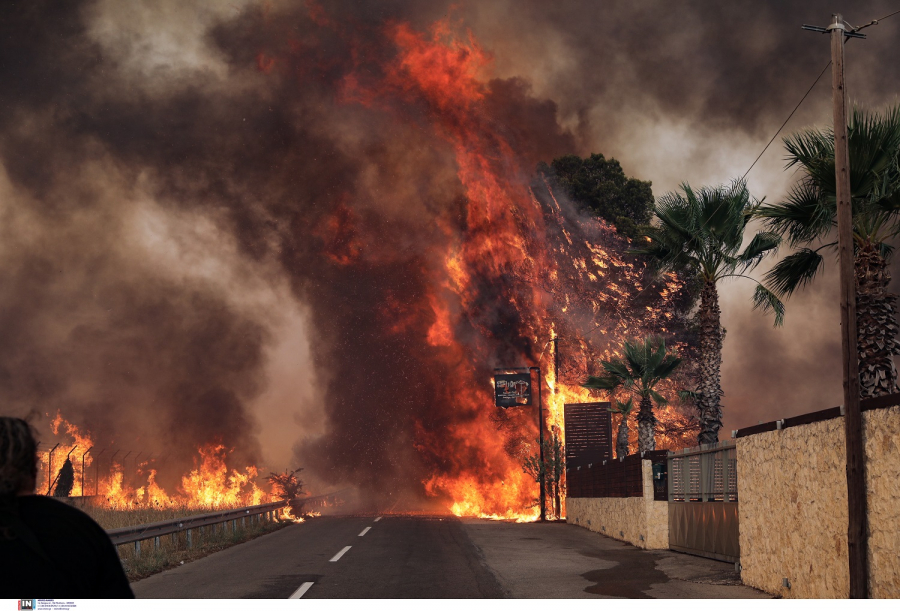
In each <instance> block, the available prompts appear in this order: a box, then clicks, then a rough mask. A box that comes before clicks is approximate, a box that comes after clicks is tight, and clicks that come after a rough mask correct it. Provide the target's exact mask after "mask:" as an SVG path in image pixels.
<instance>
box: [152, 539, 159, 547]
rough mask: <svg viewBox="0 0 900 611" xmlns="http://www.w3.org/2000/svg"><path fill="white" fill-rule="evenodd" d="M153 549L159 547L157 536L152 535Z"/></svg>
mask: <svg viewBox="0 0 900 611" xmlns="http://www.w3.org/2000/svg"><path fill="white" fill-rule="evenodd" d="M153 549H155V550H158V549H159V537H153Z"/></svg>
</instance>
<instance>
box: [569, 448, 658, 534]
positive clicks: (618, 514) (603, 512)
mask: <svg viewBox="0 0 900 611" xmlns="http://www.w3.org/2000/svg"><path fill="white" fill-rule="evenodd" d="M641 472H642V475H643V484H644V495H643V496H642V497H630V498H569V499H566V521H567V522H568V523H569V524H576V525H578V526H583V527H584V528H587V529H589V530H593V531H594V532H598V533H601V534H604V535H607V536H609V537H612V538H613V539H618V540H620V541H627V542H628V543H631V544H632V545H636V546H637V547H642V548H644V549H668V547H669V511H668V506H669V504H668V503H667V502H665V501H654V500H653V467H652V465H651V463H650V461H649V460H643V461H641Z"/></svg>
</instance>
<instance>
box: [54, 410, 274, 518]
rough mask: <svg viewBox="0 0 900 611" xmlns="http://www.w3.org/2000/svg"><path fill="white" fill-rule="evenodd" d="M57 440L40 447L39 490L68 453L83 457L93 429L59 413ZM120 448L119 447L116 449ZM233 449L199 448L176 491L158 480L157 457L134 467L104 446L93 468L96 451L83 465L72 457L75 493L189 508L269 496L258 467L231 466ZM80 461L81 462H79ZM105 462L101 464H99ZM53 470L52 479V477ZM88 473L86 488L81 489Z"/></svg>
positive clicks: (112, 502) (122, 503) (105, 500)
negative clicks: (52, 447)
mask: <svg viewBox="0 0 900 611" xmlns="http://www.w3.org/2000/svg"><path fill="white" fill-rule="evenodd" d="M52 431H53V434H54V436H55V437H54V443H56V442H57V441H58V442H59V445H58V446H57V447H56V449H55V450H54V452H53V461H52V463H51V462H50V454H49V451H47V452H44V451H42V452H39V457H40V461H41V469H40V471H39V480H38V484H37V492H38V493H41V494H46V493H47V491H48V489H50V490H51V492H52V491H53V490H55V485H54V487H53V488H52V489H51V488H49V487H48V483H51V482H55V480H56V479H57V477H58V473H59V469H60V468H61V467H62V465H63V462H64V460H65V458H64V457H65V455H69V454H71V458H78V459H80V458H81V457H82V455H83V454H84V453H83V452H81V451H80V448H84V449H85V450H87V449H88V448H91V447H93V445H94V444H93V441H92V437H91V435H90V433H89V432H83V431H82V430H81V429H80V428H79V427H78V426H76V425H74V424H72V423H71V422H68V421H67V420H66V419H65V418H64V417H63V416H62V414H61V413H58V414H57V416H56V418H54V420H53V422H52ZM117 454H118V453H117ZM228 454H229V450H228V448H226V447H225V446H224V445H222V444H208V445H205V446H201V447H199V448H197V457H195V459H194V468H193V469H191V470H189V471H188V472H187V473H185V474H184V475H183V476H182V477H181V482H180V485H179V486H177V488H176V489H175V490H172V491H171V492H169V491H166V490H165V489H163V488H162V487H161V486H160V485H159V483H158V482H157V479H156V478H157V475H158V469H159V467H158V466H151V465H156V464H157V462H158V461H156V460H155V459H152V458H148V459H145V460H144V461H143V462H140V463H137V464H135V463H132V464H131V467H130V468H126V467H127V466H128V462H127V461H126V460H117V459H116V458H115V457H112V458H110V461H109V462H108V463H107V462H106V460H104V458H105V457H104V455H103V453H102V452H97V453H95V454H94V456H96V457H97V458H98V459H99V463H100V464H99V465H97V468H95V469H93V470H92V469H91V468H90V467H91V465H92V457H91V454H90V453H89V454H87V455H86V456H84V470H82V467H81V461H80V460H72V464H73V466H75V486H74V487H73V490H72V492H71V496H86V497H93V499H94V501H95V502H97V503H99V504H103V505H106V506H108V507H111V508H120V509H121V508H134V507H143V506H155V507H168V506H174V505H178V506H183V507H188V508H192V509H193V508H210V509H218V508H227V507H238V506H247V505H259V504H261V503H265V502H268V501H269V495H268V494H267V493H266V492H264V491H263V490H261V489H260V488H259V487H258V486H257V484H256V479H257V476H258V474H259V473H258V469H257V467H255V466H252V465H251V466H247V467H244V468H243V469H241V470H239V469H229V467H228V465H227V458H228ZM76 463H77V465H76ZM100 466H103V469H102V470H101V469H100V468H99V467H100ZM48 476H50V477H51V480H48V479H47V478H48ZM82 476H84V481H85V484H84V489H82V483H81V482H82Z"/></svg>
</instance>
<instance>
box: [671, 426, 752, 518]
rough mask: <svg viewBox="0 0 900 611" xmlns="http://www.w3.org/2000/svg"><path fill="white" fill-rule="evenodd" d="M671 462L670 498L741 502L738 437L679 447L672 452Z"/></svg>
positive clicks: (693, 501) (690, 501)
mask: <svg viewBox="0 0 900 611" xmlns="http://www.w3.org/2000/svg"><path fill="white" fill-rule="evenodd" d="M668 462H669V469H668V470H669V501H670V502H686V503H696V502H703V501H723V502H737V500H738V492H737V449H736V448H735V445H734V441H722V442H719V443H711V444H706V445H702V446H699V447H696V448H686V449H684V450H678V451H676V452H674V453H673V454H671V455H669V457H668Z"/></svg>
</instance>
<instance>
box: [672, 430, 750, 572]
mask: <svg viewBox="0 0 900 611" xmlns="http://www.w3.org/2000/svg"><path fill="white" fill-rule="evenodd" d="M668 471H669V474H668V475H669V548H670V549H674V550H677V551H681V552H687V553H689V554H695V555H698V556H705V557H707V558H715V559H717V560H725V561H728V562H737V561H738V560H739V559H740V541H739V521H738V503H737V501H738V491H737V477H738V475H737V450H736V448H735V445H734V441H724V442H720V443H715V444H706V445H702V446H699V447H696V448H687V449H684V450H678V451H677V452H674V453H672V454H670V455H669V457H668Z"/></svg>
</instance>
